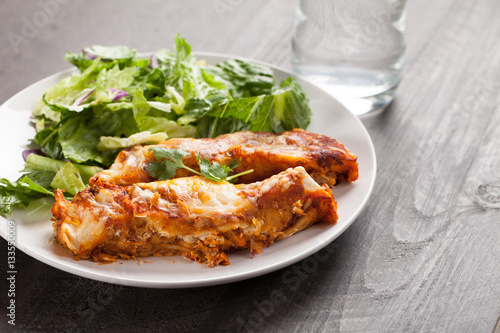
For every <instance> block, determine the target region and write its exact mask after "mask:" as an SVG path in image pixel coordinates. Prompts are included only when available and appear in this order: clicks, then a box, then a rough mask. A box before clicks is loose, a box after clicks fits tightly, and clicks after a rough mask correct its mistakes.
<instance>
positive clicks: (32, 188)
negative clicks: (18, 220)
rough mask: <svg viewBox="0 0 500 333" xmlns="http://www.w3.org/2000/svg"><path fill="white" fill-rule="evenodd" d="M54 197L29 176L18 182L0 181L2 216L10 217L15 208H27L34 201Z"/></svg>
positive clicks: (3, 179)
mask: <svg viewBox="0 0 500 333" xmlns="http://www.w3.org/2000/svg"><path fill="white" fill-rule="evenodd" d="M50 195H52V196H53V195H54V193H52V191H49V190H47V189H46V188H44V187H42V186H40V185H38V184H36V183H35V182H34V181H32V180H31V179H30V178H29V177H27V176H22V177H21V178H19V179H18V180H17V181H16V182H14V183H12V182H10V181H9V180H7V179H5V178H2V179H0V215H10V214H11V213H12V209H13V208H14V207H27V206H28V205H29V203H30V201H31V200H32V199H36V198H41V197H44V196H50Z"/></svg>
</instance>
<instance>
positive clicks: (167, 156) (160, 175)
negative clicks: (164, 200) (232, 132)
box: [146, 147, 253, 182]
mask: <svg viewBox="0 0 500 333" xmlns="http://www.w3.org/2000/svg"><path fill="white" fill-rule="evenodd" d="M149 151H150V152H151V151H153V152H154V156H155V160H156V161H153V162H151V163H149V164H148V165H147V167H146V169H147V170H148V172H149V174H150V175H151V177H153V178H156V179H158V180H168V179H172V178H173V177H174V176H175V173H176V171H177V170H178V169H186V170H188V171H190V172H192V173H194V174H197V175H199V176H203V177H205V178H208V179H210V180H213V181H215V182H222V181H233V180H235V179H236V178H237V177H239V176H243V175H246V174H248V173H251V172H253V170H246V171H243V172H240V173H238V174H236V175H229V174H230V173H231V172H232V170H233V169H234V168H236V167H238V166H240V164H239V163H238V161H237V160H233V161H231V163H229V164H228V165H221V164H219V163H217V162H213V163H210V161H208V160H207V159H205V158H203V159H201V157H200V154H198V156H196V160H197V161H198V165H199V167H200V171H197V170H194V169H192V168H190V167H188V166H186V165H185V164H184V162H183V161H182V158H183V157H184V156H187V155H189V153H188V152H186V151H184V150H182V149H166V148H162V147H153V148H150V149H149Z"/></svg>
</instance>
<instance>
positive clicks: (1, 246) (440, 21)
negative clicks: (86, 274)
mask: <svg viewBox="0 0 500 333" xmlns="http://www.w3.org/2000/svg"><path fill="white" fill-rule="evenodd" d="M54 1H55V0H54ZM47 2H49V1H48V0H47V1H40V2H34V1H31V2H29V1H23V2H21V1H15V0H5V1H3V2H2V3H0V16H1V20H0V29H1V31H2V32H3V34H2V35H1V36H0V58H1V59H2V64H3V66H2V67H0V78H1V82H2V83H3V84H2V85H0V102H3V101H5V100H7V99H8V98H9V97H10V96H12V95H13V94H14V93H16V92H17V91H19V90H21V89H23V88H24V87H26V86H28V85H29V84H31V83H33V82H34V81H36V80H38V79H40V78H43V77H45V76H47V75H49V74H52V73H54V72H56V71H59V70H61V69H64V68H67V67H69V66H68V65H67V64H65V63H64V62H63V61H62V55H63V54H64V53H65V52H66V51H68V50H72V51H78V50H79V49H81V48H82V47H84V46H87V45H91V44H108V43H112V44H125V45H130V46H133V47H135V48H137V49H139V50H155V49H158V48H163V47H167V48H169V47H171V45H170V44H171V43H172V41H173V38H174V36H175V35H176V34H177V33H178V32H180V33H181V34H182V35H183V36H184V37H186V39H187V40H188V41H189V42H190V43H191V44H192V46H193V49H194V50H199V51H212V52H221V53H230V54H235V55H240V56H246V57H250V58H254V59H258V60H262V61H266V62H269V63H272V64H275V65H278V66H282V67H285V68H290V67H291V66H290V38H291V27H292V21H293V15H294V6H293V3H292V2H290V1H286V0H274V1H264V0H259V1H257V0H253V1H238V0H213V1H202V0H199V1H194V0H185V1H182V2H176V1H159V0H156V1H147V2H133V1H121V2H120V5H117V3H116V2H110V1H109V2H99V1H97V0H92V1H85V2H83V1H81V2H74V3H73V2H72V3H71V4H60V5H59V7H58V9H57V10H56V11H55V13H54V15H53V16H51V17H50V19H48V22H47V23H46V24H45V25H43V26H42V27H40V28H39V29H38V30H37V32H36V33H34V36H33V37H30V38H27V41H26V42H25V43H23V44H22V45H19V46H18V48H17V49H18V52H16V48H15V47H14V46H13V45H12V43H11V41H9V39H8V37H7V36H8V33H9V32H13V33H16V34H21V33H22V29H23V25H24V24H25V22H26V20H28V21H29V20H32V19H33V17H34V15H35V14H36V13H37V12H40V11H41V10H43V9H42V7H41V4H42V3H47ZM61 3H62V1H61ZM499 16H500V3H499V2H498V1H495V0H478V1H475V2H471V1H465V0H458V1H455V0H443V1H439V2H435V1H430V0H419V1H413V2H410V3H409V4H408V22H407V26H408V29H407V42H408V51H407V66H406V68H405V73H404V78H403V80H402V82H401V84H400V86H399V87H398V91H397V98H396V100H395V101H394V103H393V104H392V105H391V106H390V107H389V109H388V110H387V111H386V112H385V113H383V114H381V115H379V116H377V117H373V118H367V119H363V122H364V124H365V126H366V127H367V129H368V131H369V133H370V135H371V137H372V139H373V142H374V145H375V148H376V152H377V158H378V164H379V165H378V170H379V171H378V175H377V183H376V187H375V190H374V194H373V197H372V198H371V200H370V201H369V203H368V205H367V207H366V208H365V209H364V211H363V212H362V214H361V215H360V216H359V218H358V219H357V220H356V222H355V223H354V224H353V225H352V227H350V228H349V229H348V230H347V231H346V232H345V233H344V234H343V235H342V236H341V237H339V238H338V239H337V240H335V242H333V243H332V244H330V245H329V246H328V247H326V248H325V249H323V250H322V251H320V252H319V253H317V254H316V255H314V256H311V257H309V258H307V259H305V260H303V261H301V262H299V263H297V264H295V265H293V266H291V267H287V268H284V269H282V270H279V271H277V272H274V273H270V274H267V275H265V276H261V277H257V278H254V279H250V280H247V281H242V282H237V283H232V284H228V285H222V286H215V287H207V288H194V289H185V290H183V289H181V290H153V289H139V288H130V287H121V286H115V285H110V284H106V283H101V282H96V281H92V280H87V279H84V278H80V277H77V276H73V275H70V274H67V273H64V272H62V271H59V270H56V269H53V268H51V267H49V266H47V265H45V264H42V263H40V262H38V261H36V260H34V259H32V258H30V257H28V256H26V255H24V254H23V253H21V252H20V251H18V252H17V263H18V266H19V267H18V271H19V274H18V281H17V286H18V290H19V292H18V294H17V295H16V302H17V304H18V306H19V307H18V318H17V323H18V325H16V328H17V329H18V330H19V331H40V332H53V331H74V332H76V331H80V332H97V331H106V332H124V331H132V332H139V331H140V332H143V331H151V332H164V331H169V332H196V331H198V332H205V331H210V332H214V331H243V332H245V331H259V332H269V331H275V332H368V331H370V332H493V331H496V332H498V325H499V324H498V322H499V317H500V259H499V258H500V245H499V240H500V149H499V148H498V147H499V146H500V112H499V106H500V104H499V103H500V100H499V96H500V71H499V69H500V48H499V47H498V38H499V37H500V21H499V20H498V17H499ZM0 176H1V175H0ZM6 247H7V245H6V242H5V241H4V240H3V239H2V240H1V241H0V257H1V262H2V263H5V262H6V261H7V260H6V256H7V254H6ZM2 265H4V264H2ZM2 274H4V273H2ZM2 281H3V282H2V285H1V286H0V288H1V289H0V294H1V295H2V296H1V297H2V308H3V309H5V308H6V306H7V303H6V299H7V298H6V290H7V286H6V284H5V279H2ZM3 317H4V316H3ZM11 328H12V327H10V326H7V324H6V321H5V318H3V319H1V320H0V331H6V330H8V329H11Z"/></svg>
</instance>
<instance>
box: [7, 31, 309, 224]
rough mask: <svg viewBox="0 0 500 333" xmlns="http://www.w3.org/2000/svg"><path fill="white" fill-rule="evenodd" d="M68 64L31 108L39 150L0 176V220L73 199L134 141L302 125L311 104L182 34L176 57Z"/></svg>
mask: <svg viewBox="0 0 500 333" xmlns="http://www.w3.org/2000/svg"><path fill="white" fill-rule="evenodd" d="M65 59H66V60H67V61H69V62H70V63H72V64H73V65H74V66H75V67H76V68H77V69H78V72H77V73H75V74H74V75H71V76H69V77H66V78H64V79H63V80H61V81H60V82H59V83H58V84H56V85H54V86H53V87H51V88H49V89H48V90H46V91H45V92H44V94H43V96H40V100H39V101H38V102H37V103H36V105H35V106H34V109H33V116H32V119H31V121H32V122H33V123H34V126H35V127H36V131H37V133H36V135H35V137H34V138H33V143H34V144H35V145H36V146H37V149H35V150H34V151H33V153H31V154H29V155H27V157H26V165H25V168H24V169H23V170H22V173H23V174H22V176H21V177H20V178H19V179H18V180H17V181H15V182H11V181H9V180H7V179H0V214H2V215H7V214H10V213H11V211H12V208H13V207H14V206H20V207H24V206H27V205H28V204H29V202H30V200H32V199H34V198H39V197H44V196H50V195H53V191H54V189H56V188H60V189H63V190H65V194H67V195H68V196H72V195H74V194H76V193H77V192H78V191H80V190H82V189H84V188H85V187H86V186H88V180H89V178H90V177H91V176H92V175H93V174H95V173H96V172H99V171H101V170H103V169H105V168H108V167H109V166H110V165H111V164H112V163H113V161H114V159H115V157H116V155H117V154H118V152H119V151H120V150H121V149H123V148H126V147H130V146H133V145H136V144H154V143H158V142H161V141H164V140H166V139H168V138H174V137H215V136H217V135H220V134H224V133H232V132H236V131H243V130H250V131H269V132H276V133H279V132H282V131H286V130H291V129H294V128H304V129H305V128H307V126H308V125H309V122H310V118H311V110H310V108H309V105H308V98H307V96H306V94H305V93H304V91H303V90H302V88H301V87H300V85H299V84H298V83H297V82H296V81H295V79H294V78H293V77H289V78H287V79H285V80H283V81H282V82H280V83H277V82H275V80H274V77H273V71H272V70H271V69H270V68H269V67H267V66H263V65H259V64H254V63H251V62H247V61H243V60H240V59H231V60H227V61H224V62H221V63H218V64H216V65H206V64H205V62H204V61H203V59H196V57H195V56H194V55H193V54H192V53H191V47H190V45H189V44H188V43H187V42H186V40H185V39H184V38H182V37H180V36H177V37H176V39H175V51H170V50H165V49H162V50H158V51H157V52H156V53H154V54H152V55H148V56H144V55H140V54H138V53H137V52H136V50H134V49H131V48H129V47H125V46H113V47H104V46H92V47H87V48H85V49H83V50H82V52H80V53H71V52H70V53H67V54H66V56H65Z"/></svg>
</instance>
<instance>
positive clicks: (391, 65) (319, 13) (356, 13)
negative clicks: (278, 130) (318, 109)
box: [292, 0, 406, 115]
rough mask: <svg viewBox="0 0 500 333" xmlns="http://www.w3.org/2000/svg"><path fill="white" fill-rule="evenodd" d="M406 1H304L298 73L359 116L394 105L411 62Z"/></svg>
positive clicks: (295, 52)
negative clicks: (407, 53)
mask: <svg viewBox="0 0 500 333" xmlns="http://www.w3.org/2000/svg"><path fill="white" fill-rule="evenodd" d="M405 6H406V0H298V1H297V7H296V17H295V24H294V31H293V39H292V64H293V68H294V71H295V72H296V73H298V74H300V75H302V76H304V77H306V78H307V79H309V80H310V81H312V82H314V83H316V84H317V85H318V86H320V87H322V88H323V89H325V90H326V91H328V92H329V93H330V94H332V95H333V96H335V97H336V98H337V99H338V100H339V101H340V102H342V103H343V104H344V105H345V106H346V107H347V108H348V109H350V110H351V111H352V112H353V113H354V114H356V115H365V114H375V113H377V112H380V111H382V110H384V109H385V108H386V107H387V105H388V104H389V103H390V102H391V101H392V100H393V99H394V94H395V91H396V87H397V85H398V83H399V81H400V79H401V74H402V70H403V67H404V59H405V47H406V44H405V38H404V31H405Z"/></svg>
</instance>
